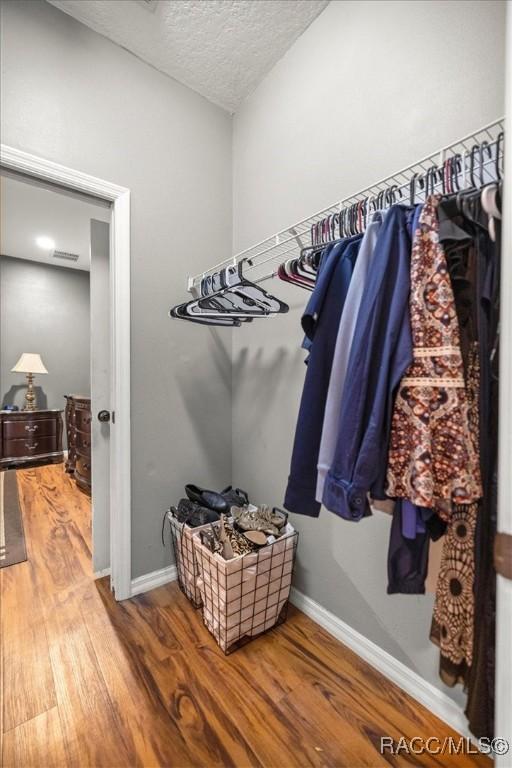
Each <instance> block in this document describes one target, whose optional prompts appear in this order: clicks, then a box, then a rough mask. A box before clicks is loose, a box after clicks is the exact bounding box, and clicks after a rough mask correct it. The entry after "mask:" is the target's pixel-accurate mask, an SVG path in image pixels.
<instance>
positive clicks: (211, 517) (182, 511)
mask: <svg viewBox="0 0 512 768" xmlns="http://www.w3.org/2000/svg"><path fill="white" fill-rule="evenodd" d="M171 511H172V513H173V515H174V517H175V518H176V520H177V521H178V522H179V523H185V524H186V525H189V526H190V527H191V528H197V526H199V525H206V524H207V523H216V522H217V520H219V515H218V514H217V512H214V510H213V509H207V508H206V507H202V506H201V505H200V504H196V502H195V501H190V499H180V501H179V504H178V507H177V508H176V507H171Z"/></svg>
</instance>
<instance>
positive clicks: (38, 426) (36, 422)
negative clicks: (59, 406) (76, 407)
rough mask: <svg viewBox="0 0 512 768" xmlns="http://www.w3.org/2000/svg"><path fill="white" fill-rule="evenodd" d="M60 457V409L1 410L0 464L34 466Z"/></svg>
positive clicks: (61, 456)
mask: <svg viewBox="0 0 512 768" xmlns="http://www.w3.org/2000/svg"><path fill="white" fill-rule="evenodd" d="M63 460H64V453H63V451H62V411H60V410H46V411H0V466H2V467H9V468H15V467H22V466H25V465H27V464H30V465H32V466H36V465H39V464H56V463H58V462H60V461H63Z"/></svg>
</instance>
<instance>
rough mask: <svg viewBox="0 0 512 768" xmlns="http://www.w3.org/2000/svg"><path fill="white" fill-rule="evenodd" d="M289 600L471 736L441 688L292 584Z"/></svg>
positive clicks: (446, 721) (413, 696)
mask: <svg viewBox="0 0 512 768" xmlns="http://www.w3.org/2000/svg"><path fill="white" fill-rule="evenodd" d="M290 601H291V602H292V603H293V605H295V606H296V607H297V608H298V609H299V610H301V611H302V612H303V613H305V614H306V616H309V618H310V619H313V621H316V623H317V624H319V625H320V626H321V627H323V628H324V629H325V630H326V631H327V632H329V634H330V635H333V637H335V638H336V639H337V640H339V641H340V642H342V643H343V644H344V645H346V646H348V647H349V648H350V649H351V650H352V651H354V653H357V655H358V656H360V657H361V658H362V659H364V660H365V661H366V662H368V664H371V666H372V667H375V669H377V670H378V671H379V672H381V673H382V674H383V675H385V676H386V677H387V678H388V679H389V680H391V681H392V682H393V683H395V684H396V685H398V687H399V688H401V689H402V690H403V691H405V692H406V693H408V694H409V696H412V698H414V699H416V701H419V703H420V704H423V706H424V707H426V709H428V710H429V712H432V713H433V714H434V715H436V716H437V717H439V718H440V719H441V720H444V722H445V723H448V725H449V726H451V727H452V728H453V729H454V730H456V731H458V732H459V733H460V734H462V735H463V736H471V734H470V732H469V730H468V726H467V721H466V718H465V716H464V712H463V711H462V709H461V708H460V707H459V706H458V705H457V704H456V703H455V702H454V701H453V700H452V699H451V698H450V697H449V696H447V695H446V694H445V693H443V691H440V690H439V689H438V688H436V687H435V686H434V685H432V683H429V682H427V680H425V679H424V678H423V677H421V676H420V675H418V673H417V672H414V671H413V670H412V669H410V668H409V667H408V666H406V665H405V664H403V663H402V662H401V661H398V659H395V657H394V656H391V654H389V653H388V652H387V651H384V650H383V649H382V648H380V646H378V645H376V644H375V643H373V642H372V641H371V640H368V638H367V637H364V635H361V634H360V633H359V632H357V631H356V630H355V629H352V627H350V626H349V625H348V624H346V623H345V622H344V621H342V619H339V618H338V617H337V616H335V615H334V614H333V613H331V612H330V611H328V610H326V608H323V607H322V606H321V605H320V604H319V603H316V602H315V601H314V600H312V599H311V598H310V597H306V595H303V594H302V592H299V591H298V589H295V588H294V587H292V591H291V595H290Z"/></svg>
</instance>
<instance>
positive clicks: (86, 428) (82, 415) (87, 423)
mask: <svg viewBox="0 0 512 768" xmlns="http://www.w3.org/2000/svg"><path fill="white" fill-rule="evenodd" d="M75 427H76V429H79V430H80V431H81V432H90V431H91V412H90V411H81V410H80V409H79V408H76V407H75Z"/></svg>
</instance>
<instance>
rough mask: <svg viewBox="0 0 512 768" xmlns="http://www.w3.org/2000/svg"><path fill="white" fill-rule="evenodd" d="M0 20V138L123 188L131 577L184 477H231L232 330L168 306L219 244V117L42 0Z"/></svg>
mask: <svg viewBox="0 0 512 768" xmlns="http://www.w3.org/2000/svg"><path fill="white" fill-rule="evenodd" d="M1 26H2V46H1V47H2V67H3V81H2V89H1V97H2V104H1V116H2V141H3V142H5V143H7V144H10V145H12V146H14V147H17V148H19V149H23V150H25V151H27V152H33V153H34V154H36V155H40V156H41V157H45V158H48V159H50V160H54V161H56V162H59V163H63V164H64V165H67V166H70V167H71V168H76V169H79V170H81V171H84V172H86V173H90V174H92V175H93V176H98V177H100V178H102V179H107V180H109V181H112V182H114V183H116V184H120V185H123V186H126V187H129V188H130V189H131V192H132V197H131V215H132V230H131V238H132V239H131V247H132V255H131V277H132V287H131V300H132V318H131V338H132V369H131V384H132V411H131V424H132V556H133V557H132V575H133V576H134V577H136V576H139V575H141V574H143V573H147V572H149V571H153V570H155V569H158V568H162V567H164V566H165V565H167V564H168V563H169V558H170V553H169V550H168V549H167V550H166V551H164V550H163V549H162V545H161V540H160V528H161V520H162V514H163V511H164V509H165V508H166V507H167V506H168V505H169V503H171V502H175V501H177V500H178V499H179V498H180V496H181V494H182V492H183V485H184V484H185V483H186V482H190V481H192V482H194V481H195V482H197V483H199V484H202V485H205V486H210V487H212V486H213V487H214V488H215V487H222V486H223V484H224V485H225V484H227V483H228V482H229V481H230V475H231V367H230V366H231V361H230V335H229V333H227V334H226V333H219V332H216V331H214V330H211V331H209V330H207V329H205V328H202V327H198V326H194V325H192V324H186V323H180V322H179V321H178V320H174V321H173V320H170V319H169V318H168V316H167V312H168V309H169V307H170V306H172V305H173V304H177V303H178V302H179V301H182V300H184V298H185V297H186V278H187V275H188V274H189V273H196V272H200V271H201V270H202V269H203V268H205V267H206V266H207V265H209V264H212V263H216V262H218V261H220V260H221V259H223V258H225V256H226V254H229V253H230V252H231V226H232V217H231V118H230V116H229V115H228V114H227V113H226V112H224V111H223V110H221V109H220V108H218V107H216V106H214V105H212V104H211V103H209V102H208V101H207V100H206V99H204V98H202V97H201V96H198V95H197V94H196V93H194V92H193V91H191V90H190V89H188V88H186V87H185V86H182V85H180V84H178V83H177V82H175V81H173V80H172V79H171V78H169V77H167V76H166V75H163V74H161V73H159V72H157V71H156V70H155V69H153V68H152V67H150V66H148V65H146V64H144V63H143V62H142V61H140V60H139V59H137V58H136V57H135V56H133V55H132V54H130V53H128V52H127V51H125V50H123V49H122V48H120V47H118V46H116V45H114V44H113V43H111V42H110V41H109V40H106V39H105V38H103V37H101V36H100V35H98V34H96V33H94V32H92V31H91V30H90V29H88V28H87V27H85V26H83V25H82V24H80V23H78V22H77V21H75V20H74V19H72V18H70V17H69V16H67V15H66V14H64V13H62V12H61V11H58V10H57V9H55V8H53V7H52V6H51V5H49V4H47V3H45V2H40V0H31V1H30V2H24V1H23V0H15V1H12V0H4V2H2V19H1ZM221 330H223V329H221Z"/></svg>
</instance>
